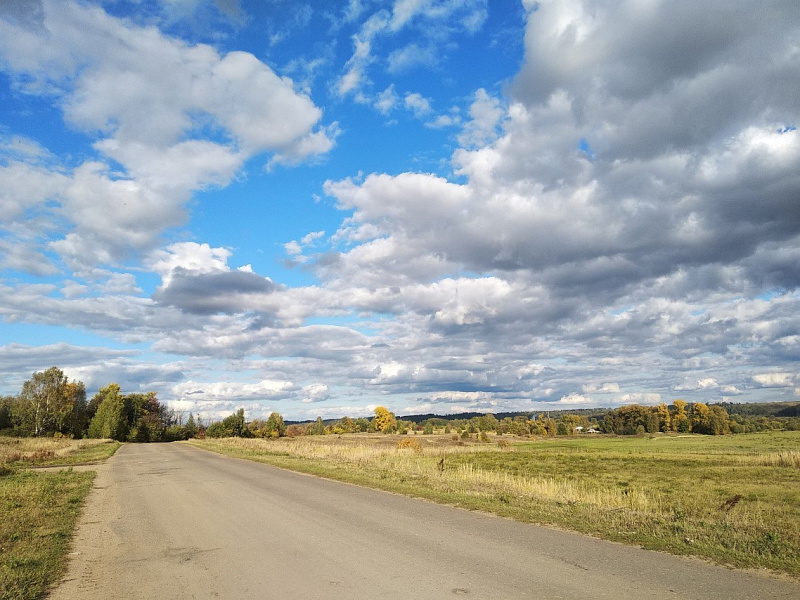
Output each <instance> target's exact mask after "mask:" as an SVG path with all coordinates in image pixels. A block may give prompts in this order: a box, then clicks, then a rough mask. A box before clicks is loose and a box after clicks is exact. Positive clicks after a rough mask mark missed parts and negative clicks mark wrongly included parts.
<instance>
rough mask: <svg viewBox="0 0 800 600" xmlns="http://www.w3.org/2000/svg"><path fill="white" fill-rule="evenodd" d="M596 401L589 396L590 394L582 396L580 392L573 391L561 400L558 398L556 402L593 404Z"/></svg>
mask: <svg viewBox="0 0 800 600" xmlns="http://www.w3.org/2000/svg"><path fill="white" fill-rule="evenodd" d="M593 402H594V401H593V400H592V399H591V398H589V397H588V396H582V395H580V394H576V393H574V392H573V393H571V394H570V395H568V396H562V397H561V399H560V400H558V401H557V402H556V403H555V404H567V405H580V404H592V403H593Z"/></svg>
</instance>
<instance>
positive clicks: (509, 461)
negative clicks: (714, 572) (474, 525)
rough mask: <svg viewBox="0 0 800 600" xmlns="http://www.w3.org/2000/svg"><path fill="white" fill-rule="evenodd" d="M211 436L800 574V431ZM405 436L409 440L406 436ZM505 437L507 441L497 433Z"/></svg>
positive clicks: (330, 469) (358, 479)
mask: <svg viewBox="0 0 800 600" xmlns="http://www.w3.org/2000/svg"><path fill="white" fill-rule="evenodd" d="M401 439H403V438H401V437H400V436H364V435H352V436H347V435H346V436H342V437H341V438H339V437H334V436H313V437H308V438H296V439H293V440H292V439H281V440H275V441H268V440H243V439H224V440H204V441H199V440H197V441H192V442H190V443H192V444H193V445H196V446H198V447H201V448H206V449H208V450H213V451H216V452H219V453H222V454H227V455H229V456H235V457H239V458H247V459H251V460H257V461H261V462H265V463H269V464H272V465H275V466H278V467H283V468H288V469H292V470H296V471H301V472H306V473H311V474H315V475H320V476H324V477H329V478H333V479H338V480H341V481H347V482H351V483H356V484H359V485H365V486H370V487H375V488H379V489H384V490H387V491H392V492H398V493H402V494H407V495H411V496H416V497H422V498H426V499H429V500H433V501H436V502H443V503H447V504H452V505H455V506H460V507H464V508H469V509H474V510H483V511H488V512H492V513H495V514H498V515H501V516H505V517H510V518H514V519H517V520H520V521H525V522H532V523H540V524H548V525H554V526H558V527H562V528H566V529H570V530H573V531H578V532H581V533H587V534H591V535H595V536H598V537H602V538H605V539H610V540H615V541H621V542H626V543H630V544H636V545H640V546H642V547H645V548H648V549H652V550H661V551H667V552H671V553H673V554H682V555H694V556H699V557H703V558H706V559H711V560H713V561H715V562H718V563H721V564H726V565H729V566H734V567H739V568H756V569H769V570H772V571H775V572H779V573H784V574H788V575H790V576H792V577H794V578H800V518H798V515H800V452H799V451H798V450H796V449H797V448H800V432H773V433H766V434H750V435H736V436H725V437H704V436H681V437H678V436H658V437H654V438H627V437H626V438H622V437H599V436H598V437H592V436H581V437H578V438H569V439H565V438H557V439H555V440H552V439H541V440H539V439H537V440H535V441H529V442H523V443H520V442H514V443H512V444H511V445H508V446H507V445H506V444H503V445H499V444H497V443H491V444H477V443H468V444H467V445H460V444H459V442H460V440H453V439H451V438H450V437H449V436H420V437H415V438H414V439H417V440H420V444H418V445H417V444H413V445H411V444H407V446H408V447H405V448H403V447H398V442H400V440H401ZM406 439H408V438H406ZM492 439H493V441H502V442H506V441H509V440H510V439H511V438H508V437H505V438H492Z"/></svg>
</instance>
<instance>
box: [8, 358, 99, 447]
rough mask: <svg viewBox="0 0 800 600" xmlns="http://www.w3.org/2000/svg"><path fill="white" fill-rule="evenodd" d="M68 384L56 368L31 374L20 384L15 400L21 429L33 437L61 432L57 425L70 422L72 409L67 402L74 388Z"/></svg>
mask: <svg viewBox="0 0 800 600" xmlns="http://www.w3.org/2000/svg"><path fill="white" fill-rule="evenodd" d="M68 384H69V380H68V379H67V377H66V375H64V372H63V371H62V370H61V369H59V368H58V367H50V368H49V369H47V370H46V371H40V372H38V373H34V374H33V376H32V377H31V378H30V379H29V380H28V381H26V382H25V383H24V384H23V385H22V393H21V394H20V395H19V398H18V401H17V407H16V408H17V413H18V419H19V421H20V425H21V427H22V429H24V430H27V431H29V432H30V433H32V434H33V435H35V436H40V435H46V434H53V433H55V432H56V431H60V427H62V426H64V424H65V423H67V422H68V421H69V414H70V413H71V412H72V409H73V405H72V404H70V402H69V401H70V397H71V396H72V395H73V392H75V390H72V391H70V390H68V388H67V385H68ZM76 385H77V384H76ZM80 385H81V386H82V385H83V384H82V383H81V384H80ZM84 399H85V392H84ZM62 433H63V432H62Z"/></svg>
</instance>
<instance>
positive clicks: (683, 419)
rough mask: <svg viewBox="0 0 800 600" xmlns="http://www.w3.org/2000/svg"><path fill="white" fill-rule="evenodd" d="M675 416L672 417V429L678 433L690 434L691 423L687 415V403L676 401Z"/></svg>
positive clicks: (674, 403) (674, 404)
mask: <svg viewBox="0 0 800 600" xmlns="http://www.w3.org/2000/svg"><path fill="white" fill-rule="evenodd" d="M672 404H673V406H675V414H674V415H672V427H673V429H674V430H675V431H677V432H678V433H689V431H690V429H691V427H690V423H689V415H687V414H686V402H684V401H683V400H675V401H674V402H673V403H672Z"/></svg>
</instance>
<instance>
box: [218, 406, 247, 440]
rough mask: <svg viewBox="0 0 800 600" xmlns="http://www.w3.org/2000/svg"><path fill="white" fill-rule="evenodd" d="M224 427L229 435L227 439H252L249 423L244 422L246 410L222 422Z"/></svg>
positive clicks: (237, 412)
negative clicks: (248, 427)
mask: <svg viewBox="0 0 800 600" xmlns="http://www.w3.org/2000/svg"><path fill="white" fill-rule="evenodd" d="M222 427H223V429H224V430H225V433H226V434H227V435H226V436H225V437H250V435H249V434H250V431H249V430H248V429H247V423H245V420H244V409H243V408H240V409H239V410H238V411H236V412H235V413H234V414H232V415H231V416H229V417H225V418H224V419H223V420H222Z"/></svg>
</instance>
